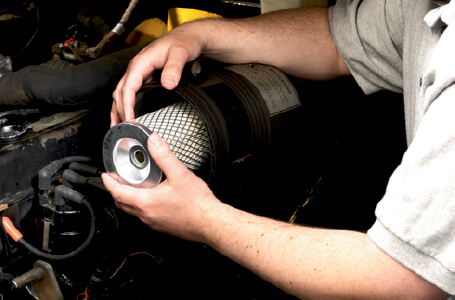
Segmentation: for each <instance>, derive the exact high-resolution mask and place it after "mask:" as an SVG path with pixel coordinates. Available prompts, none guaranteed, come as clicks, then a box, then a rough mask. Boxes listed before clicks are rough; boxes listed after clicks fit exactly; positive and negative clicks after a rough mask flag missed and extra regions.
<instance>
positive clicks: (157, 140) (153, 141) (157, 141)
mask: <svg viewBox="0 0 455 300" xmlns="http://www.w3.org/2000/svg"><path fill="white" fill-rule="evenodd" d="M162 142H163V139H162V138H161V137H160V136H159V135H158V134H156V133H153V134H152V135H150V137H149V143H150V146H152V147H153V148H156V147H158V146H159V145H161V143H162Z"/></svg>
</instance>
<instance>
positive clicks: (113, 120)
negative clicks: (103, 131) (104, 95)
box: [111, 100, 120, 127]
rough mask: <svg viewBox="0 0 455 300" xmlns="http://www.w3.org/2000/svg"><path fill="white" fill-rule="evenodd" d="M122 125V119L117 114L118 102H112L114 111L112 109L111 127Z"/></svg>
mask: <svg viewBox="0 0 455 300" xmlns="http://www.w3.org/2000/svg"><path fill="white" fill-rule="evenodd" d="M118 123H120V118H119V115H118V112H117V104H116V101H115V100H114V101H113V102H112V109H111V127H113V126H115V125H117V124H118Z"/></svg>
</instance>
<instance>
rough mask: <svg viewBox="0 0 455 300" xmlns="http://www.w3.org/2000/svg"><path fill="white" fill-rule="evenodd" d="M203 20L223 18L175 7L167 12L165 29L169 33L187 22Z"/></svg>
mask: <svg viewBox="0 0 455 300" xmlns="http://www.w3.org/2000/svg"><path fill="white" fill-rule="evenodd" d="M205 18H223V17H222V16H221V15H218V14H214V13H211V12H207V11H204V10H199V9H194V8H180V7H175V8H171V9H169V10H168V19H167V29H168V31H171V30H172V29H174V28H175V27H177V26H179V25H181V24H183V23H185V22H189V21H194V20H198V19H205Z"/></svg>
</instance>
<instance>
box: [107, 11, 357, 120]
mask: <svg viewBox="0 0 455 300" xmlns="http://www.w3.org/2000/svg"><path fill="white" fill-rule="evenodd" d="M201 55H203V56H205V57H207V58H211V59H215V60H219V61H223V62H227V63H254V62H257V63H264V64H270V65H274V66H276V67H278V68H281V69H282V70H283V71H285V72H287V73H289V74H291V75H294V76H297V77H301V78H310V79H329V78H333V77H337V76H341V75H346V74H349V71H348V69H347V68H346V65H345V64H344V62H343V61H342V60H341V58H340V57H339V55H338V52H337V49H336V47H335V44H334V42H333V39H332V36H331V34H330V29H329V24H328V13H327V9H326V8H305V9H295V10H285V11H278V12H274V13H270V14H264V15H260V16H256V17H252V18H244V19H203V20H198V21H194V22H189V23H185V24H183V25H181V26H179V27H177V28H175V29H174V30H172V31H171V32H169V33H168V34H166V35H164V36H162V37H161V38H159V39H157V40H156V41H155V42H153V43H152V44H150V45H149V46H147V47H146V48H144V49H143V51H141V53H139V54H138V55H137V56H136V57H135V58H134V59H133V60H132V61H131V62H130V65H129V67H128V69H127V71H126V73H125V75H124V76H123V78H122V79H121V80H120V82H119V84H118V86H117V88H116V90H115V91H114V93H113V97H114V103H113V107H112V112H111V125H115V124H117V123H119V122H120V121H125V120H131V119H132V118H133V117H134V115H133V107H134V100H135V94H136V92H137V91H138V90H139V88H140V87H141V86H142V85H143V84H144V83H145V82H147V81H149V80H151V79H152V78H151V75H152V73H153V72H154V71H155V70H161V69H162V70H163V72H162V75H161V83H162V85H163V86H164V87H165V88H168V89H173V88H175V87H176V86H177V84H178V82H179V80H180V77H181V72H182V69H183V66H184V65H185V63H186V62H188V61H191V60H194V59H196V58H198V57H199V56H201Z"/></svg>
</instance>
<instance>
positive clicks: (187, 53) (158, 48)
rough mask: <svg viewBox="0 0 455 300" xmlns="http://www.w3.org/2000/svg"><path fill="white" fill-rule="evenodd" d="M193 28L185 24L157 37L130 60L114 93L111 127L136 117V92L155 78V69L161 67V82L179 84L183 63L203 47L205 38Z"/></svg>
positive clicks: (170, 86)
mask: <svg viewBox="0 0 455 300" xmlns="http://www.w3.org/2000/svg"><path fill="white" fill-rule="evenodd" d="M193 32H194V31H191V30H187V29H186V26H185V24H183V25H181V26H179V27H177V28H175V29H174V30H172V31H171V32H169V33H167V34H166V35H164V36H162V37H160V38H158V39H156V40H155V41H154V42H153V43H151V44H150V45H148V46H147V47H145V48H144V49H143V50H142V51H141V52H140V53H138V54H137V55H136V56H135V57H134V58H133V59H132V60H131V61H130V63H129V65H128V68H127V70H126V73H125V75H123V77H122V79H121V80H120V81H119V83H118V84H117V88H116V89H115V91H114V93H113V98H114V101H113V103H112V110H111V127H112V126H114V125H116V124H118V123H120V122H122V121H130V120H132V119H134V103H135V100H136V93H137V91H138V90H139V89H140V88H141V87H142V85H143V84H145V83H148V82H151V81H153V80H155V79H154V78H153V76H152V75H153V72H154V71H156V70H162V73H161V84H162V86H163V87H165V88H166V89H173V88H175V87H176V86H177V85H178V83H179V81H180V78H181V74H182V70H183V67H184V65H185V64H186V63H187V62H189V61H191V60H194V59H196V58H197V57H198V56H199V55H200V54H201V52H202V50H203V48H204V41H203V39H202V38H201V37H200V36H198V35H197V34H195V33H193Z"/></svg>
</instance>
